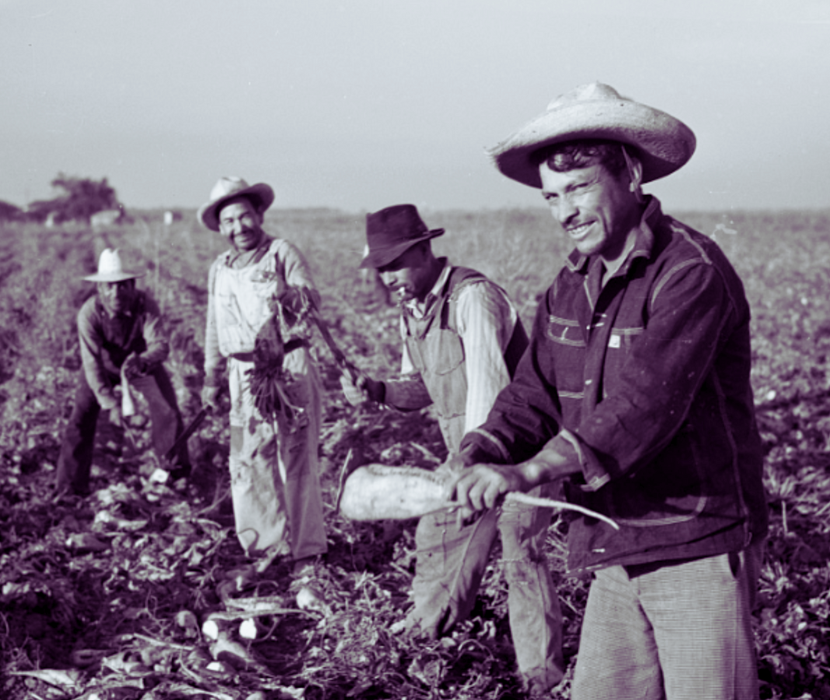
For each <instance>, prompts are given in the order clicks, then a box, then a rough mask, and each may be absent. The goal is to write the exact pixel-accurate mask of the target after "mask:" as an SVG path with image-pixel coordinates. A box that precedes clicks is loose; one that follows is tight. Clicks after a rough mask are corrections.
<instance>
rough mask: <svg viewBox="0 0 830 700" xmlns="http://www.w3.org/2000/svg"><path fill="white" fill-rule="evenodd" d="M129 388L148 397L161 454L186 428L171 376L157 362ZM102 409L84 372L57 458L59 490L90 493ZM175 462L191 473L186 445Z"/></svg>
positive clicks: (115, 379) (154, 437)
mask: <svg viewBox="0 0 830 700" xmlns="http://www.w3.org/2000/svg"><path fill="white" fill-rule="evenodd" d="M117 380H118V378H117V377H114V378H112V379H111V380H110V381H111V384H114V383H116V382H117ZM130 388H131V389H132V390H133V391H134V392H138V393H141V394H142V395H143V396H144V398H145V399H146V400H147V404H148V406H149V410H150V421H151V424H152V433H151V435H152V441H153V448H154V450H155V452H156V454H157V455H158V456H159V457H161V456H162V455H164V454H165V453H166V452H167V451H168V450H169V449H170V448H171V447H172V446H173V443H174V442H175V441H176V437H177V436H178V435H179V434H180V433H181V431H182V429H183V425H182V418H181V414H180V413H179V409H178V406H177V404H176V392H175V390H174V389H173V385H172V384H171V383H170V378H169V377H168V376H167V372H165V370H164V367H163V366H161V365H157V366H156V368H155V369H154V370H153V371H152V372H151V373H150V374H148V375H146V376H144V377H140V378H137V379H132V380H130ZM100 412H101V405H100V404H99V403H98V399H97V397H96V396H95V393H94V392H93V391H92V389H91V387H90V386H89V384H88V382H87V377H86V373H85V372H81V374H80V376H79V378H78V389H77V392H76V394H75V407H74V408H73V410H72V415H71V416H70V417H69V424H68V425H67V426H66V431H65V432H64V436H63V442H62V444H61V452H60V456H59V458H58V468H57V477H56V488H57V491H58V492H59V493H60V492H63V491H67V492H71V493H76V494H79V495H83V494H86V493H88V492H89V472H90V468H91V467H92V452H93V446H94V444H95V430H96V424H97V421H98V415H99V414H100ZM176 462H177V464H178V467H179V469H180V470H182V473H183V475H186V474H187V473H189V471H190V460H189V457H188V453H187V444H184V445H182V446H181V447H180V448H179V453H178V455H177V457H176Z"/></svg>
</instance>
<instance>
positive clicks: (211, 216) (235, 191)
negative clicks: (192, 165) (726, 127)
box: [199, 175, 274, 231]
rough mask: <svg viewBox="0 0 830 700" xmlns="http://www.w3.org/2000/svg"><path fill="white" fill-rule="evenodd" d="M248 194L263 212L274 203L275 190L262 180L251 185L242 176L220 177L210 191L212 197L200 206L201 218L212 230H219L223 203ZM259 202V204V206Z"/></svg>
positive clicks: (258, 209) (260, 211)
mask: <svg viewBox="0 0 830 700" xmlns="http://www.w3.org/2000/svg"><path fill="white" fill-rule="evenodd" d="M242 196H247V197H250V198H251V199H253V200H254V206H256V208H257V211H258V212H259V213H260V214H262V213H263V212H264V211H265V210H266V209H268V207H270V206H271V205H272V204H273V203H274V190H272V189H271V186H270V185H266V184H265V183H264V182H260V183H258V184H256V185H249V184H248V183H247V182H245V180H243V179H242V178H241V177H236V176H233V175H232V176H230V177H220V178H219V181H218V182H217V183H216V184H215V185H214V186H213V189H212V190H211V191H210V199H209V200H208V201H207V203H206V204H203V205H202V206H201V207H200V208H199V220H200V221H201V222H202V223H203V224H204V225H205V226H207V227H208V228H209V229H210V230H211V231H218V230H219V217H218V213H219V210H220V209H221V208H222V205H223V204H224V203H225V202H227V201H228V200H229V199H233V198H234V197H242ZM257 202H258V203H259V205H258V206H257Z"/></svg>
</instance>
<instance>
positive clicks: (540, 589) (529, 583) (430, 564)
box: [406, 487, 565, 691]
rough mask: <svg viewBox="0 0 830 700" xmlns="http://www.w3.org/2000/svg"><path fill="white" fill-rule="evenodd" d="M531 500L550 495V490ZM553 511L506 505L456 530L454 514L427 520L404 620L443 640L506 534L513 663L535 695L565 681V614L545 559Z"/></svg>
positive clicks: (465, 611)
mask: <svg viewBox="0 0 830 700" xmlns="http://www.w3.org/2000/svg"><path fill="white" fill-rule="evenodd" d="M545 489H546V490H545V491H544V493H542V491H541V490H537V491H534V492H532V493H533V495H537V496H538V495H544V496H550V495H551V493H550V491H549V490H548V489H547V487H545ZM551 515H552V511H551V509H550V508H535V507H532V506H528V505H524V504H520V503H513V502H509V501H508V502H507V503H505V504H504V505H503V506H502V507H501V508H499V509H490V510H486V511H484V512H483V513H481V515H480V517H478V518H477V519H476V520H475V521H474V522H472V523H469V524H464V525H462V526H460V527H459V524H458V523H457V520H456V512H455V511H443V512H438V513H432V514H429V515H425V516H423V517H422V518H421V520H420V521H419V523H418V528H417V530H416V532H415V542H416V544H417V562H416V568H415V578H414V580H413V582H412V595H413V602H414V604H415V606H414V608H413V610H412V611H411V612H410V613H409V615H408V616H407V620H406V626H407V627H412V628H415V627H418V628H420V630H421V631H422V632H424V633H426V634H428V635H429V636H430V637H432V638H436V637H439V636H441V635H443V634H446V633H447V632H448V631H449V630H450V629H452V627H453V626H454V625H455V624H456V623H457V622H459V621H460V620H463V619H464V618H466V617H467V616H468V615H469V613H470V611H471V610H472V608H473V605H474V604H475V600H476V595H477V594H478V589H479V585H480V583H481V579H482V576H483V575H484V570H485V568H486V567H487V562H488V560H489V558H490V550H491V549H492V547H493V544H494V542H495V540H496V537H498V536H499V535H500V536H501V544H502V562H503V563H504V577H505V580H506V581H507V608H508V613H509V618H510V632H511V635H512V637H513V646H514V648H515V650H516V663H517V665H518V667H519V673H520V675H521V677H522V680H523V681H524V682H525V684H526V685H527V686H528V687H529V688H532V689H534V690H537V691H546V690H548V689H549V688H552V687H553V686H555V685H557V684H558V683H559V682H560V681H561V680H562V677H563V676H564V672H565V664H564V659H563V654H562V614H561V612H560V609H559V598H558V597H557V594H556V588H555V587H554V585H553V580H552V578H551V575H550V570H549V568H548V563H547V560H546V558H545V554H544V552H545V538H546V535H547V531H548V527H549V526H550V521H551Z"/></svg>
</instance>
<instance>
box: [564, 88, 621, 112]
mask: <svg viewBox="0 0 830 700" xmlns="http://www.w3.org/2000/svg"><path fill="white" fill-rule="evenodd" d="M607 100H627V98H625V97H623V96H622V95H620V93H618V92H617V91H616V90H615V89H614V88H612V87H611V86H610V85H606V84H605V83H599V82H594V83H585V84H584V85H578V86H577V87H575V88H574V89H573V90H569V91H568V92H566V93H564V94H562V95H558V96H556V97H554V98H553V99H552V100H551V101H550V102H549V103H548V111H549V112H550V111H551V110H554V109H561V108H563V107H568V106H569V105H572V104H574V103H575V102H599V101H607Z"/></svg>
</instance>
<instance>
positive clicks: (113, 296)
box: [56, 248, 190, 497]
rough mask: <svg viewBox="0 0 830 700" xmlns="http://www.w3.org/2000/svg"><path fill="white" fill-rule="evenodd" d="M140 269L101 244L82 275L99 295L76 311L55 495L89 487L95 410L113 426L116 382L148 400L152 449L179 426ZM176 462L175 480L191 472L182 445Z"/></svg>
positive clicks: (164, 446)
mask: <svg viewBox="0 0 830 700" xmlns="http://www.w3.org/2000/svg"><path fill="white" fill-rule="evenodd" d="M143 274H144V273H141V272H131V271H130V270H125V269H124V267H123V265H122V263H121V255H120V254H119V252H118V250H114V249H111V248H106V249H104V250H103V251H102V252H101V257H100V258H99V261H98V272H97V273H96V274H94V275H89V276H87V277H84V279H85V280H88V281H90V282H95V283H96V287H97V294H96V295H95V296H92V297H90V298H89V299H87V300H86V302H85V303H84V305H83V306H82V307H81V310H80V311H79V312H78V337H79V339H80V345H81V361H82V363H83V371H82V372H81V374H80V379H79V382H78V390H77V393H76V395H75V408H74V409H73V411H72V415H71V416H70V418H69V424H68V425H67V426H66V431H65V433H64V437H63V444H62V445H61V452H60V457H59V458H58V468H57V480H56V481H57V483H56V490H57V494H58V497H60V496H62V495H63V494H66V493H70V494H75V495H85V494H86V493H88V491H89V473H90V467H91V466H92V452H93V445H94V442H95V427H96V423H97V420H98V415H99V413H100V411H101V409H103V410H105V411H108V412H109V414H110V420H111V421H112V422H114V423H116V424H118V423H120V421H121V418H122V415H121V405H122V399H121V398H119V397H117V396H116V394H115V391H114V389H115V387H116V386H118V385H121V392H122V397H123V396H124V395H125V394H126V393H128V392H129V391H131V390H137V391H139V392H141V393H142V394H143V395H144V398H145V399H147V403H148V405H149V409H150V418H151V421H152V438H153V446H154V448H155V450H156V452H157V454H159V455H160V456H161V455H164V454H165V453H166V452H167V451H168V450H169V449H170V448H171V447H172V446H173V444H174V443H175V441H176V438H177V437H178V435H179V434H180V433H181V431H182V427H183V426H182V417H181V413H180V412H179V407H178V405H177V402H176V392H175V390H174V389H173V385H172V384H171V383H170V377H169V376H168V375H167V372H166V371H165V369H164V365H163V364H162V363H163V362H164V360H165V359H167V355H168V353H169V347H168V343H167V337H166V335H165V334H164V329H163V327H162V322H161V317H160V315H159V309H158V306H157V305H156V303H155V301H153V300H152V299H151V298H150V297H149V296H148V295H147V294H146V292H143V291H140V290H138V289H136V286H135V280H136V278H137V277H141V276H143ZM174 462H175V468H174V470H173V471H172V472H171V475H172V476H173V478H174V479H175V478H181V477H183V476H187V475H188V474H189V473H190V459H189V457H188V453H187V445H186V444H183V445H181V447H180V448H179V449H178V453H177V456H176V457H175V459H174Z"/></svg>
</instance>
